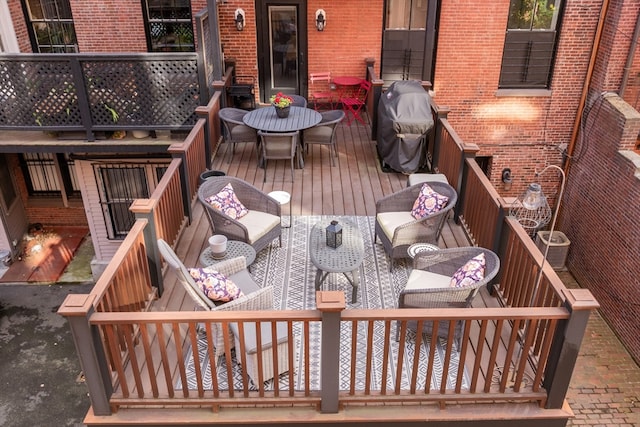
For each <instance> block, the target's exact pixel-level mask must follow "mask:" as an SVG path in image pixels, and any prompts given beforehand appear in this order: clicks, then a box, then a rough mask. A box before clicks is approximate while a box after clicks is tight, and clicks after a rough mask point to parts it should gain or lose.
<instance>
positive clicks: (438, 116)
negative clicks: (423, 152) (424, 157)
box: [430, 106, 451, 173]
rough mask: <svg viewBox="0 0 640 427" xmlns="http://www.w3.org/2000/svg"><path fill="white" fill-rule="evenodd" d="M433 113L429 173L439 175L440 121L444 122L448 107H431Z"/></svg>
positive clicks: (448, 110)
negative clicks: (433, 122) (432, 136)
mask: <svg viewBox="0 0 640 427" xmlns="http://www.w3.org/2000/svg"><path fill="white" fill-rule="evenodd" d="M431 108H432V111H433V112H434V115H435V117H434V121H435V124H434V126H433V128H434V131H433V133H434V138H433V147H432V149H433V151H432V152H431V167H430V169H431V173H440V169H439V167H438V161H439V160H440V145H441V144H442V128H443V127H444V126H443V125H442V120H446V119H447V116H448V115H449V112H450V111H451V110H450V109H449V107H444V106H442V107H441V106H437V107H435V108H434V107H433V106H432V107H431Z"/></svg>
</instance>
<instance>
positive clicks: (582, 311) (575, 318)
mask: <svg viewBox="0 0 640 427" xmlns="http://www.w3.org/2000/svg"><path fill="white" fill-rule="evenodd" d="M563 292H564V295H565V297H566V299H565V307H566V308H567V310H569V311H570V313H571V315H570V317H569V319H568V320H566V321H565V322H563V323H562V324H560V327H559V328H558V331H557V332H556V335H555V337H554V339H553V344H552V347H551V352H550V354H549V362H548V363H547V370H546V372H545V380H544V387H545V388H546V389H547V390H548V394H547V403H546V405H545V408H547V409H557V408H562V405H563V404H564V400H565V398H566V396H567V391H568V390H569V383H570V381H571V375H572V374H573V369H574V368H575V366H576V360H577V359H578V353H579V351H580V345H581V344H582V338H583V337H584V333H585V331H586V329H587V322H588V321H589V314H590V313H591V311H592V310H597V309H598V308H599V307H600V304H598V301H596V299H595V298H594V297H593V295H592V294H591V291H589V290H588V289H563ZM563 326H564V328H563Z"/></svg>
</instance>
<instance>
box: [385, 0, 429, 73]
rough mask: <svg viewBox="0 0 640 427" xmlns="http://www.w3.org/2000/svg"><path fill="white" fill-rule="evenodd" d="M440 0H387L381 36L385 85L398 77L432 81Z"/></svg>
mask: <svg viewBox="0 0 640 427" xmlns="http://www.w3.org/2000/svg"><path fill="white" fill-rule="evenodd" d="M437 7H438V2H437V0H387V2H386V10H385V28H384V34H383V39H382V65H381V75H382V79H383V80H384V85H385V86H389V85H390V84H391V83H392V82H394V81H397V80H428V81H431V82H433V69H434V61H435V49H436V38H437V37H436V36H437V34H436V26H437V22H436V19H437Z"/></svg>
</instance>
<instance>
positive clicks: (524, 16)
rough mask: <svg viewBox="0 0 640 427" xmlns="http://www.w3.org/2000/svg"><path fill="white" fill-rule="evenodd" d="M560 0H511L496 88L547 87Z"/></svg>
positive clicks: (557, 24)
mask: <svg viewBox="0 0 640 427" xmlns="http://www.w3.org/2000/svg"><path fill="white" fill-rule="evenodd" d="M560 6H561V0H511V3H510V6H509V20H508V23H507V34H506V37H505V43H504V52H503V54H502V69H501V71H500V88H504V89H510V88H528V89H546V88H548V87H549V83H550V80H551V72H552V66H553V55H554V53H555V47H556V36H557V30H558V26H559V16H560Z"/></svg>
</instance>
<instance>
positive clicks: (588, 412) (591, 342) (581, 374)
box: [558, 272, 640, 427]
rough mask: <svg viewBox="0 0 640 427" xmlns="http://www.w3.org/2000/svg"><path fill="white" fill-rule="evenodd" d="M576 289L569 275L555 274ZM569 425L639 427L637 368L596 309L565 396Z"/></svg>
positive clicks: (639, 382)
mask: <svg viewBox="0 0 640 427" xmlns="http://www.w3.org/2000/svg"><path fill="white" fill-rule="evenodd" d="M558 275H559V276H560V278H561V279H562V281H563V282H564V283H565V285H566V286H567V287H569V288H576V287H578V284H577V283H576V282H575V280H574V279H573V277H572V276H571V274H569V273H564V272H560V273H559V274H558ZM567 400H568V401H569V405H570V406H571V409H573V412H574V413H575V415H576V417H575V418H574V419H573V420H571V421H569V423H568V425H570V426H607V427H609V426H616V427H636V426H640V367H639V366H638V365H637V364H636V363H635V362H634V361H633V359H632V358H631V356H630V355H629V353H628V352H627V351H626V349H625V348H624V346H623V345H622V343H620V341H619V340H618V338H617V337H616V335H615V333H614V332H613V331H612V330H611V328H609V325H608V324H607V322H606V321H605V320H604V319H603V318H602V317H601V316H600V313H599V312H596V313H592V314H591V316H590V317H589V324H588V326H587V331H586V333H585V336H584V339H583V341H582V345H581V347H580V355H579V357H578V363H577V364H576V368H575V370H574V372H573V376H572V377H571V386H570V389H569V393H568V395H567Z"/></svg>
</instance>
